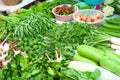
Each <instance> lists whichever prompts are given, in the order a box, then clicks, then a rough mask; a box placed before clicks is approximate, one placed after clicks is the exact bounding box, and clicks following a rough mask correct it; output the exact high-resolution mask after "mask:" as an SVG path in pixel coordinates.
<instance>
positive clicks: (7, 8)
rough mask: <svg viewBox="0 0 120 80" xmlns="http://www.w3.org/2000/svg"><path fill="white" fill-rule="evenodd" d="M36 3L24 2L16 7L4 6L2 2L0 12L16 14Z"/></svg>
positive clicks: (24, 0)
mask: <svg viewBox="0 0 120 80" xmlns="http://www.w3.org/2000/svg"><path fill="white" fill-rule="evenodd" d="M34 1H35V0H23V1H22V2H21V3H20V4H18V5H15V6H7V5H5V4H3V2H2V1H0V12H6V13H7V14H8V13H11V12H14V11H16V10H18V9H20V8H22V7H24V6H26V5H28V4H30V3H32V2H34Z"/></svg>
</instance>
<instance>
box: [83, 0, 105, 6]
mask: <svg viewBox="0 0 120 80" xmlns="http://www.w3.org/2000/svg"><path fill="white" fill-rule="evenodd" d="M84 1H85V3H87V4H90V5H95V6H96V5H99V4H102V3H103V2H104V1H105V0H84Z"/></svg>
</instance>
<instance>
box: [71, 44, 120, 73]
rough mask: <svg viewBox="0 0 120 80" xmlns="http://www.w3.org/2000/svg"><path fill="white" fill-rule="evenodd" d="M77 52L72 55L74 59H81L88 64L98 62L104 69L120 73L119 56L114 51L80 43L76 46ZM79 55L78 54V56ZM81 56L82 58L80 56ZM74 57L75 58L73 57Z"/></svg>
mask: <svg viewBox="0 0 120 80" xmlns="http://www.w3.org/2000/svg"><path fill="white" fill-rule="evenodd" d="M77 52H78V54H77V55H75V56H74V57H73V59H74V60H77V61H83V60H84V61H83V62H86V63H90V64H95V63H97V64H99V65H100V66H102V67H103V68H105V69H108V70H109V71H111V72H113V73H115V74H117V75H120V71H119V69H120V64H119V63H120V56H119V55H117V54H115V52H114V51H111V50H108V51H106V52H104V51H102V50H100V49H97V48H95V47H91V46H88V45H80V46H78V48H77ZM79 55H80V56H79ZM81 56H82V58H81ZM75 57H76V58H75Z"/></svg>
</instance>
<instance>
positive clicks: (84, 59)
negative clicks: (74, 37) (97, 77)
mask: <svg viewBox="0 0 120 80" xmlns="http://www.w3.org/2000/svg"><path fill="white" fill-rule="evenodd" d="M73 60H74V61H81V62H85V63H90V64H93V65H98V64H97V63H96V62H94V61H92V60H90V59H87V58H85V57H82V56H80V55H79V54H75V55H74V56H73Z"/></svg>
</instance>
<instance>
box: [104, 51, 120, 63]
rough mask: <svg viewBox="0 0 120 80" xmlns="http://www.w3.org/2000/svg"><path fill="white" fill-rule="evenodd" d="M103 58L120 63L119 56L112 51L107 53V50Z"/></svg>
mask: <svg viewBox="0 0 120 80" xmlns="http://www.w3.org/2000/svg"><path fill="white" fill-rule="evenodd" d="M105 56H108V57H110V58H113V59H115V60H117V61H119V62H120V56H119V55H117V54H116V53H115V52H114V51H111V50H109V51H108V50H107V51H106V52H105Z"/></svg>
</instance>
